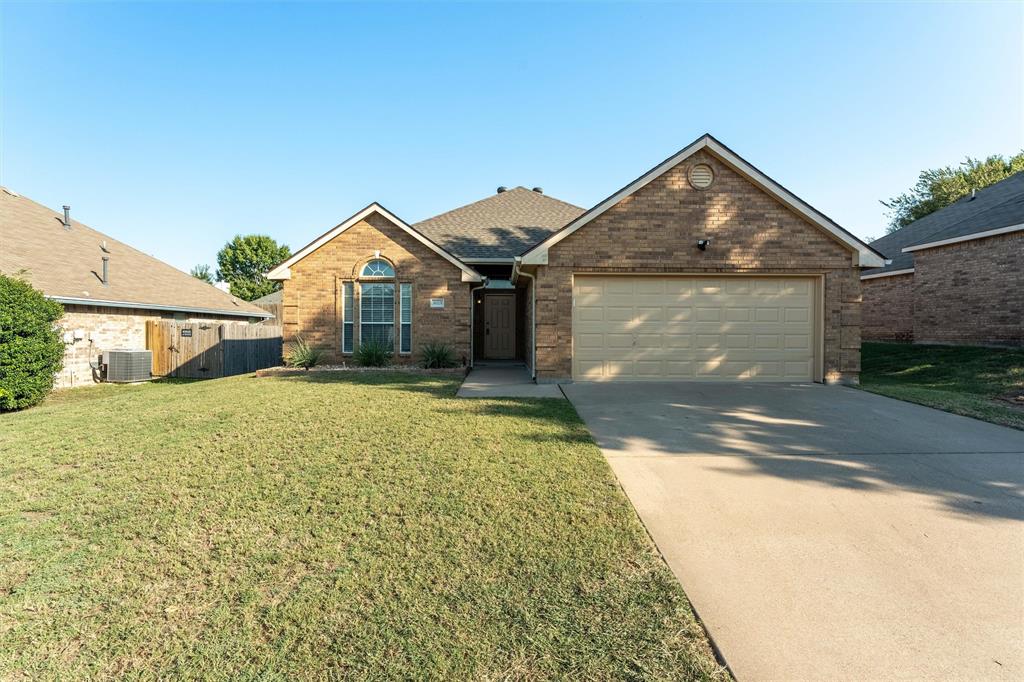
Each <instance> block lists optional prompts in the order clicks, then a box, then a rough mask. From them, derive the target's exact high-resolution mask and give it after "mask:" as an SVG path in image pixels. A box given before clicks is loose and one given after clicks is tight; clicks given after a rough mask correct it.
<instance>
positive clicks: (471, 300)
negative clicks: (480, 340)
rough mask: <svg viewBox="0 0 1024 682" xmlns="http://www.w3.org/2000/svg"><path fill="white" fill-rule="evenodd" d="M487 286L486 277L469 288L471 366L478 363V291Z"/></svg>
mask: <svg viewBox="0 0 1024 682" xmlns="http://www.w3.org/2000/svg"><path fill="white" fill-rule="evenodd" d="M485 286H487V278H486V277H484V278H483V279H482V280H481V281H480V284H479V285H478V286H475V287H470V288H469V368H470V369H472V368H473V366H474V364H476V320H474V319H473V318H474V317H476V292H477V291H479V290H480V289H483V288H484V287H485Z"/></svg>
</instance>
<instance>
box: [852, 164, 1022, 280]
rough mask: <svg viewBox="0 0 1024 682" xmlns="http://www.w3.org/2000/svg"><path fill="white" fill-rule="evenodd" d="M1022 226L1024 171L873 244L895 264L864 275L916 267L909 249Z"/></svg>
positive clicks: (866, 271) (863, 273)
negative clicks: (978, 233) (905, 250)
mask: <svg viewBox="0 0 1024 682" xmlns="http://www.w3.org/2000/svg"><path fill="white" fill-rule="evenodd" d="M1021 223H1024V171H1022V172H1020V173H1016V174H1014V175H1011V176H1010V177H1008V178H1006V179H1005V180H1000V181H999V182H997V183H995V184H992V185H989V186H988V187H984V188H982V189H979V190H978V191H977V192H976V193H975V195H974V198H973V199H972V198H971V196H970V195H968V196H965V197H963V198H962V199H959V200H958V201H955V202H953V203H952V204H950V205H949V206H946V207H945V208H942V209H939V210H938V211H935V212H934V213H929V214H928V215H926V216H925V217H923V218H921V219H920V220H915V221H914V222H912V223H910V224H909V225H907V226H906V227H903V228H901V229H899V230H897V231H896V232H893V233H892V234H887V235H886V236H884V237H882V238H881V239H876V240H875V241H873V242H871V246H872V247H873V248H874V249H876V250H877V251H881V252H882V254H883V255H884V256H885V257H886V258H889V259H892V264H890V265H887V266H885V267H884V268H872V269H870V270H864V271H863V272H862V273H861V275H874V274H878V273H882V272H890V271H892V270H908V269H910V268H912V267H914V254H913V253H903V249H904V248H906V247H908V246H915V245H917V244H927V243H930V242H937V241H942V240H945V239H955V238H956V237H965V236H968V235H971V234H975V233H977V232H987V231H989V230H996V229H999V228H1000V227H1009V226H1010V225H1020V224H1021Z"/></svg>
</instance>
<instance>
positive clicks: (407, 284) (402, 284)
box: [395, 282, 413, 355]
mask: <svg viewBox="0 0 1024 682" xmlns="http://www.w3.org/2000/svg"><path fill="white" fill-rule="evenodd" d="M402 287H409V350H407V351H403V350H402V327H404V326H405V323H404V322H402ZM412 292H413V286H412V282H399V283H398V317H397V319H396V320H395V326H396V327H397V330H396V331H397V332H398V333H397V334H396V335H395V338H396V339H397V340H398V343H397V344H396V346H397V347H398V354H399V355H412V310H413V305H412V301H413V293H412Z"/></svg>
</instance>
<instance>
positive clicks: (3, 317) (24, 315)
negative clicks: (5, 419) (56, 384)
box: [0, 275, 64, 412]
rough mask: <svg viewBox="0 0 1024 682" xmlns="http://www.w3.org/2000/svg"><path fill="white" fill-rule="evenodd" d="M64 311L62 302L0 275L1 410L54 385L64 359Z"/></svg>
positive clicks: (28, 401)
mask: <svg viewBox="0 0 1024 682" xmlns="http://www.w3.org/2000/svg"><path fill="white" fill-rule="evenodd" d="M62 315H64V308H63V306H61V304H60V303H57V302H56V301H51V300H49V299H47V298H46V297H44V296H43V294H42V292H40V291H36V290H35V289H33V288H32V286H31V285H29V284H28V283H27V282H24V281H22V280H20V279H14V278H12V277H6V276H4V275H0V412H6V411H9V410H20V409H23V408H26V407H31V406H32V405H37V404H38V403H39V402H41V401H42V399H43V398H45V397H46V394H47V393H49V392H50V390H51V389H52V388H53V380H54V375H55V374H56V373H57V372H59V371H60V368H61V365H62V364H63V361H64V343H63V342H62V341H61V338H60V332H59V331H58V329H57V327H56V323H57V320H59V319H60V318H61V316H62Z"/></svg>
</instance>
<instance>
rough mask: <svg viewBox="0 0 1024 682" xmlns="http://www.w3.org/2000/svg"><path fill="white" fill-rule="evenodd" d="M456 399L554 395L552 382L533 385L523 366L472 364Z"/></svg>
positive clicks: (551, 396)
mask: <svg viewBox="0 0 1024 682" xmlns="http://www.w3.org/2000/svg"><path fill="white" fill-rule="evenodd" d="M458 397H460V398H558V399H559V400H564V399H565V396H563V395H562V392H561V391H560V390H558V386H556V385H555V384H537V383H534V381H533V379H531V378H530V373H529V372H527V371H526V367H525V366H523V365H495V366H489V367H474V368H473V370H472V371H471V372H470V373H469V376H467V377H466V380H465V381H464V382H462V386H461V387H460V388H459V393H458Z"/></svg>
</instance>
